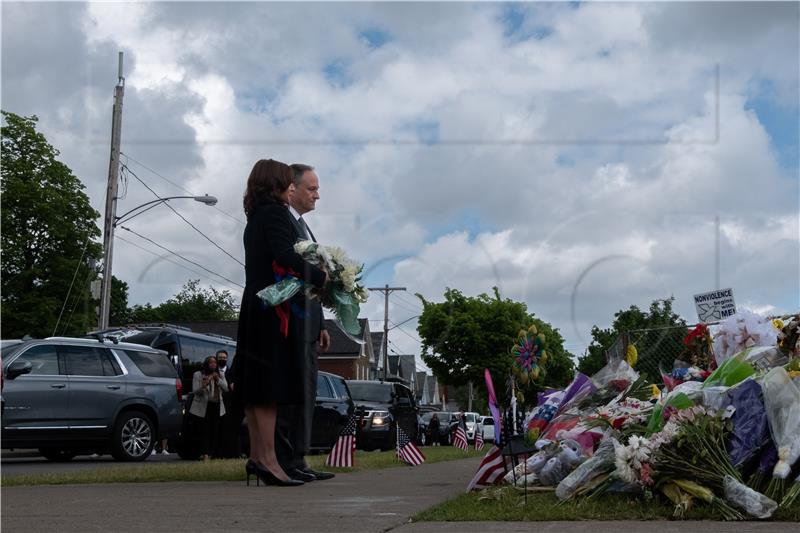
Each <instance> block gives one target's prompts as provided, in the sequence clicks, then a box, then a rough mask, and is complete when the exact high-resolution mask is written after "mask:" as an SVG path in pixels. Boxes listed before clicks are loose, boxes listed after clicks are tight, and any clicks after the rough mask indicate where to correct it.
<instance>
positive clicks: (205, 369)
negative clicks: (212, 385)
mask: <svg viewBox="0 0 800 533" xmlns="http://www.w3.org/2000/svg"><path fill="white" fill-rule="evenodd" d="M212 359H213V360H214V361H215V362H216V360H217V358H216V357H214V356H213V355H209V356H208V357H206V358H205V359H203V368H202V369H201V371H202V373H203V374H204V375H206V376H207V375H209V374H211V372H212V370H211V364H210V363H211V360H212ZM213 372H216V370H214V371H213Z"/></svg>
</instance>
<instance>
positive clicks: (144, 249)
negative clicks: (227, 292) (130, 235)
mask: <svg viewBox="0 0 800 533" xmlns="http://www.w3.org/2000/svg"><path fill="white" fill-rule="evenodd" d="M114 238H116V239H119V240H121V241H123V242H126V243H128V244H130V245H131V246H135V247H136V248H138V249H140V250H142V251H144V252H147V253H148V254H151V255H154V256H156V257H158V258H159V259H163V260H165V261H167V262H169V263H172V264H173V265H176V266H179V267H181V268H183V269H185V270H188V271H189V272H193V273H195V274H197V275H198V276H200V277H201V278H205V279H207V280H209V281H213V282H214V283H220V281H219V280H216V279H214V278H211V277H209V276H208V275H206V274H203V273H202V272H200V271H198V270H195V269H193V268H189V267H187V266H186V265H183V264H181V263H179V262H177V261H175V260H173V259H170V258H169V257H165V256H163V255H159V254H157V253H156V252H154V251H153V250H148V249H147V248H145V247H144V246H140V245H138V244H136V243H135V242H133V241H129V240H128V239H126V238H125V237H123V236H121V235H114ZM220 285H222V286H223V287H228V288H229V289H232V290H234V291H236V292H241V291H240V290H239V289H234V288H233V287H231V286H229V285H226V284H224V283H220Z"/></svg>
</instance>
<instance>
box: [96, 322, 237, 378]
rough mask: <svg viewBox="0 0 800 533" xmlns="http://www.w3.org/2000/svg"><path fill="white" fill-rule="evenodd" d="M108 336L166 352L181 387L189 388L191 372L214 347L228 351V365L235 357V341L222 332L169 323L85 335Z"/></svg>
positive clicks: (127, 327) (199, 365)
mask: <svg viewBox="0 0 800 533" xmlns="http://www.w3.org/2000/svg"><path fill="white" fill-rule="evenodd" d="M97 336H101V337H109V338H113V339H117V340H119V341H125V342H130V343H134V344H143V345H145V346H150V347H152V348H156V349H159V350H164V351H165V352H167V353H168V354H169V355H170V359H171V360H172V362H173V364H174V365H175V368H177V370H178V375H179V376H180V378H181V380H182V381H183V390H185V391H187V392H191V390H192V376H194V373H195V372H196V371H198V370H200V368H201V367H202V366H203V361H204V360H205V358H206V357H208V356H209V355H214V354H215V353H217V350H225V351H227V352H228V368H230V366H231V365H233V360H234V358H235V357H236V341H234V340H233V339H232V338H230V337H226V336H224V335H217V334H212V333H196V332H194V331H192V330H191V329H189V328H185V327H182V326H173V325H169V324H155V325H151V324H145V325H135V326H126V327H124V328H113V329H107V330H103V331H100V332H92V333H89V334H88V335H87V337H90V338H93V337H97Z"/></svg>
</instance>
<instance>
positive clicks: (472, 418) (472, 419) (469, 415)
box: [466, 413, 475, 422]
mask: <svg viewBox="0 0 800 533" xmlns="http://www.w3.org/2000/svg"><path fill="white" fill-rule="evenodd" d="M466 418H467V422H475V415H474V414H472V413H467V414H466Z"/></svg>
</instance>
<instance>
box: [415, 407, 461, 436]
mask: <svg viewBox="0 0 800 533" xmlns="http://www.w3.org/2000/svg"><path fill="white" fill-rule="evenodd" d="M434 414H435V415H436V416H437V418H438V419H439V431H438V433H437V434H436V435H431V432H430V431H428V424H429V423H430V421H431V418H433V415H434ZM421 418H422V421H421V424H420V432H422V434H423V435H424V437H423V436H422V435H420V442H421V443H422V444H432V443H433V442H438V443H439V444H452V443H453V432H455V430H456V427H457V426H458V414H456V413H451V412H449V411H436V412H427V413H423V414H422V417H421Z"/></svg>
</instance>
